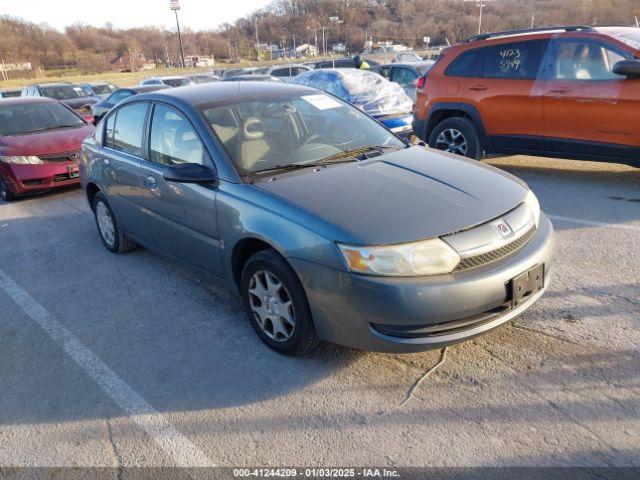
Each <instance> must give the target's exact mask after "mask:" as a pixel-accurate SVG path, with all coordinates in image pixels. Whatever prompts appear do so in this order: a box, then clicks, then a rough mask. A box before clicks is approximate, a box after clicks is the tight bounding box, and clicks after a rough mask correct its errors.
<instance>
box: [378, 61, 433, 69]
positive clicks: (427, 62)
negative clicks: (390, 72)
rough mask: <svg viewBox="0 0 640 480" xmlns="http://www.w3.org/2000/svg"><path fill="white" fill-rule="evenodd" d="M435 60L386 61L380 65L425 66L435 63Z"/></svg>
mask: <svg viewBox="0 0 640 480" xmlns="http://www.w3.org/2000/svg"><path fill="white" fill-rule="evenodd" d="M434 63H436V62H435V60H421V61H419V62H394V63H385V64H384V65H380V66H381V67H424V66H428V65H433V64H434Z"/></svg>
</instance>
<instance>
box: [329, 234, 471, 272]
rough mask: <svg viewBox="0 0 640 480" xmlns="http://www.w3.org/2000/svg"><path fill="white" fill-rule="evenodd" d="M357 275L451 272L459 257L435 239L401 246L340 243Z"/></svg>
mask: <svg viewBox="0 0 640 480" xmlns="http://www.w3.org/2000/svg"><path fill="white" fill-rule="evenodd" d="M338 247H339V248H340V252H342V255H343V256H344V259H345V261H346V263H347V266H348V267H349V270H350V271H352V272H354V273H364V274H366V275H381V276H389V277H417V276H421V275H437V274H439V273H449V272H451V271H452V270H453V269H454V268H455V267H456V265H458V263H459V262H460V256H459V255H458V254H457V253H456V251H455V250H453V249H452V248H451V247H450V246H449V245H447V244H446V243H445V242H443V241H442V240H440V239H439V238H435V239H432V240H424V241H421V242H415V243H405V244H401V245H385V246H372V247H359V246H355V245H342V244H338Z"/></svg>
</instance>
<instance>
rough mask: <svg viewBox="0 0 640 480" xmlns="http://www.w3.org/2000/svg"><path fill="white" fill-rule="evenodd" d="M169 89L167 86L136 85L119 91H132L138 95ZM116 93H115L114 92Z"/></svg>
mask: <svg viewBox="0 0 640 480" xmlns="http://www.w3.org/2000/svg"><path fill="white" fill-rule="evenodd" d="M166 88H169V87H167V86H166V85H134V86H132V87H122V88H119V89H118V90H117V91H119V90H130V91H132V92H136V93H146V92H155V91H156V90H164V89H166ZM114 93H115V92H114Z"/></svg>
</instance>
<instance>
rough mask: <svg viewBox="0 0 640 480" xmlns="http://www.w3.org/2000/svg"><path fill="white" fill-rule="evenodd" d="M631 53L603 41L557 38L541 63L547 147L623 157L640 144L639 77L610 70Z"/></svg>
mask: <svg viewBox="0 0 640 480" xmlns="http://www.w3.org/2000/svg"><path fill="white" fill-rule="evenodd" d="M632 58H633V54H632V53H630V52H627V51H625V50H624V49H622V48H621V47H619V46H617V45H614V44H613V43H609V42H606V41H603V40H599V39H595V38H587V37H574V38H571V37H569V38H567V37H564V38H562V37H557V38H554V39H552V40H551V42H550V44H549V48H548V49H547V55H545V60H544V64H543V74H544V77H545V83H544V105H545V109H544V119H545V131H546V135H547V137H548V143H549V148H550V149H551V150H553V151H554V152H560V153H567V154H575V155H581V154H582V155H611V156H624V155H627V154H628V153H627V151H628V148H625V147H632V146H633V147H636V148H637V147H640V123H639V122H638V111H639V109H640V79H628V78H627V77H625V76H622V75H617V74H615V73H613V66H614V65H615V64H616V63H617V62H619V61H622V60H630V59H632Z"/></svg>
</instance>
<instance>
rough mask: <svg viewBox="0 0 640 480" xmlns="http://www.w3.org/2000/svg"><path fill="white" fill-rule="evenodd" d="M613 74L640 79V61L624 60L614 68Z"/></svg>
mask: <svg viewBox="0 0 640 480" xmlns="http://www.w3.org/2000/svg"><path fill="white" fill-rule="evenodd" d="M613 73H617V74H618V75H624V76H626V77H640V60H622V61H620V62H618V63H616V64H615V65H614V66H613Z"/></svg>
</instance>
